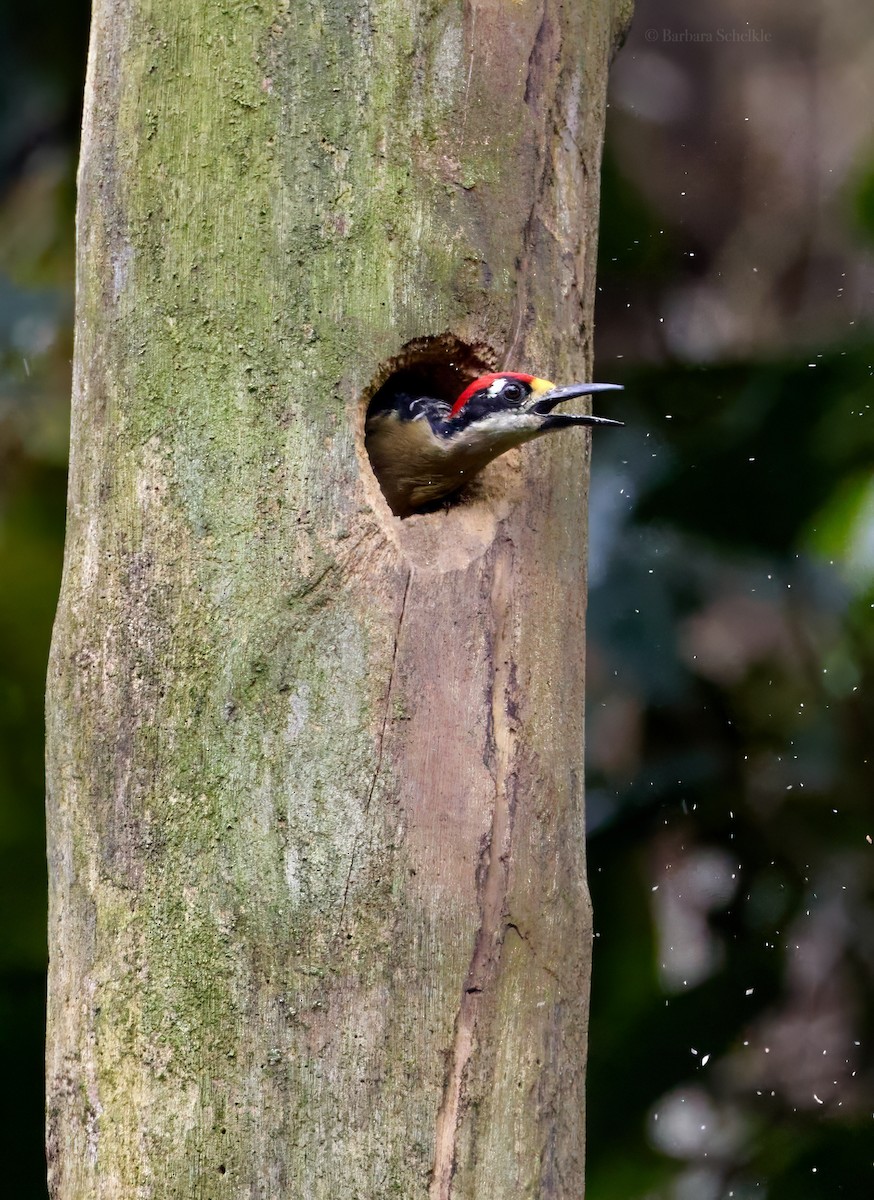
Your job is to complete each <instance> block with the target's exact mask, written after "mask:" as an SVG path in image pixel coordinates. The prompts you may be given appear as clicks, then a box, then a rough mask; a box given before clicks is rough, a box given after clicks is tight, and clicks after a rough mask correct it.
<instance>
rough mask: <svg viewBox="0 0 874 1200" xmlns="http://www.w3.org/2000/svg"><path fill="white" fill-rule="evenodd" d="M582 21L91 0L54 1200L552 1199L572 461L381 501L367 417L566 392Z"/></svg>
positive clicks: (574, 270) (562, 983)
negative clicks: (391, 383)
mask: <svg viewBox="0 0 874 1200" xmlns="http://www.w3.org/2000/svg"><path fill="white" fill-rule="evenodd" d="M621 7H622V8H623V9H624V5H623V6H621ZM619 9H620V6H618V5H616V4H611V3H610V2H609V0H579V3H576V4H573V5H567V4H564V5H563V4H560V3H558V2H557V0H540V2H533V0H520V3H514V4H512V5H510V4H507V3H500V2H498V0H468V3H465V5H464V6H462V5H461V4H460V3H437V4H429V5H419V4H417V3H416V2H415V0H393V2H392V3H389V2H386V0H384V2H376V3H373V4H365V5H361V4H349V3H342V2H341V0H327V2H326V3H325V4H324V5H315V4H308V3H304V2H303V0H293V2H292V3H288V2H287V0H272V2H269V0H264V2H260V3H259V2H257V0H253V2H252V3H241V2H240V3H223V4H219V3H205V2H204V0H201V2H200V3H197V4H195V3H191V2H190V0H188V2H184V0H183V2H180V0H96V3H95V6H94V16H93V28H92V41H91V50H90V58H89V69H88V80H87V86H86V100H85V118H84V131H83V145H82V161H81V167H80V177H79V189H80V190H79V210H78V255H79V260H78V299H77V344H76V356H75V365H74V395H73V426H72V454H71V475H70V493H69V521H68V536H67V550H66V560H65V569H64V580H63V586H62V593H61V598H60V605H59V610H58V617H57V622H56V628H55V636H54V642H53V647H52V654H51V662H50V669H49V699H48V785H49V786H48V818H49V862H50V878H51V885H50V886H51V896H50V904H51V912H50V951H51V953H50V958H51V963H50V979H49V1017H48V1050H47V1057H48V1159H49V1175H50V1185H51V1192H52V1196H53V1197H55V1198H56V1200H74V1198H75V1200H80V1198H81V1200H85V1198H86V1197H88V1200H95V1198H99V1200H109V1198H113V1200H114V1198H116V1197H118V1198H119V1200H121V1198H122V1197H123V1198H124V1200H130V1198H131V1197H186V1198H187V1197H197V1198H204V1200H205V1198H212V1197H215V1198H219V1197H222V1196H228V1197H231V1196H232V1197H240V1198H242V1197H265V1198H271V1200H272V1198H278V1197H285V1196H288V1197H292V1196H294V1197H297V1196H301V1197H307V1200H311V1198H312V1200H321V1198H324V1200H350V1198H352V1197H362V1198H366V1200H375V1198H376V1197H388V1196H395V1195H397V1196H401V1197H405V1198H413V1197H423V1198H424V1197H426V1196H428V1197H430V1198H431V1200H448V1198H449V1197H450V1196H451V1197H453V1200H461V1198H466V1197H470V1198H473V1197H478V1198H481V1197H500V1198H501V1200H508V1198H511V1197H523V1196H538V1197H543V1198H546V1197H567V1198H569V1200H570V1198H573V1200H578V1198H579V1197H580V1196H581V1194H582V1190H583V1123H584V1102H583V1080H584V1065H585V1048H586V1020H587V1011H588V974H589V960H590V949H591V923H590V913H589V901H588V893H587V889H586V882H585V864H584V849H583V807H582V806H583V797H582V752H583V728H582V720H583V655H584V644H583V622H584V609H585V580H584V571H585V551H586V536H585V494H586V479H587V453H588V451H587V446H588V443H587V441H586V439H585V437H584V436H583V435H577V434H574V433H568V434H562V435H559V436H557V437H556V438H554V439H547V440H546V441H545V442H543V443H536V444H534V445H532V446H530V447H526V448H525V449H523V450H522V451H519V452H516V453H514V454H513V455H510V456H507V458H505V459H504V460H501V461H500V462H498V463H496V464H493V466H492V467H491V468H490V469H489V471H488V472H487V473H486V476H485V477H484V481H483V484H482V486H481V487H480V488H479V489H478V491H477V492H476V493H475V494H474V495H472V496H471V497H469V498H468V499H467V500H466V502H464V503H460V504H457V505H455V506H453V507H452V508H450V509H448V510H446V511H441V512H439V513H434V514H430V515H426V516H417V517H412V518H410V519H408V520H406V521H403V522H402V521H399V520H398V519H396V518H394V517H392V516H391V514H390V513H389V511H388V509H387V506H386V505H385V502H384V500H383V498H382V496H381V494H380V492H379V489H378V486H377V484H376V482H375V480H374V479H373V476H372V473H371V471H370V468H369V465H368V463H367V459H366V455H365V453H364V450H363V415H364V409H365V406H366V399H367V396H368V395H369V394H372V391H373V389H374V388H375V387H376V386H378V384H379V383H380V382H381V381H382V380H383V379H384V378H385V377H386V374H387V372H388V371H390V369H391V366H392V364H393V363H397V362H403V361H405V357H404V356H407V357H409V356H410V355H411V354H412V355H415V354H417V353H420V352H422V353H427V354H428V355H431V356H432V358H433V359H434V361H435V362H436V361H437V360H438V359H440V360H441V361H442V360H445V359H452V358H453V357H454V358H455V359H457V360H458V362H457V363H456V367H457V368H458V369H462V370H467V369H468V368H470V367H471V366H473V365H475V364H476V363H484V364H491V363H495V364H497V363H500V364H502V365H507V366H511V367H515V368H517V369H531V370H532V371H536V373H538V374H542V375H548V376H550V377H552V378H555V379H558V380H561V381H568V380H571V379H576V378H580V377H584V376H586V375H587V371H588V369H589V368H590V365H591V362H590V359H591V354H590V349H591V311H592V299H593V270H594V261H595V259H594V255H595V232H596V213H597V200H598V187H597V181H598V165H599V157H600V146H601V137H602V130H603V120H604V105H605V83H606V78H605V77H606V70H607V63H608V58H609V55H610V51H611V48H612V45H613V44H614V41H615V39H616V37H617V36H618V33H619V30H620V28H621V25H622V22H623V21H624V19H625V16H626V13H625V12H624V11H619ZM404 347H407V349H406V350H405V349H404ZM423 348H424V349H423Z"/></svg>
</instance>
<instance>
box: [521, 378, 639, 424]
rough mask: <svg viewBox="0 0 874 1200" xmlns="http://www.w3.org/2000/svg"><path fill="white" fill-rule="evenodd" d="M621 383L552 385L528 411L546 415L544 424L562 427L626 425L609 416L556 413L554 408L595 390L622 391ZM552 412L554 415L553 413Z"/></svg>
mask: <svg viewBox="0 0 874 1200" xmlns="http://www.w3.org/2000/svg"><path fill="white" fill-rule="evenodd" d="M621 391H622V384H621V383H567V384H565V385H564V386H563V387H550V388H549V390H548V391H545V392H541V394H540V395H539V396H538V397H537V399H536V400H535V401H534V403H533V404H532V405H531V406H530V407H529V409H528V411H529V412H532V413H536V414H537V416H542V417H546V418H547V419H546V420H545V421H544V426H545V427H547V428H550V429H560V428H562V427H563V426H566V425H624V424H625V422H624V421H612V420H610V418H609V417H593V416H589V415H588V414H587V413H555V414H552V410H553V409H554V408H555V406H556V405H557V404H563V403H564V401H565V400H573V399H575V397H577V396H591V395H593V394H594V393H595V392H621ZM551 414H552V415H551Z"/></svg>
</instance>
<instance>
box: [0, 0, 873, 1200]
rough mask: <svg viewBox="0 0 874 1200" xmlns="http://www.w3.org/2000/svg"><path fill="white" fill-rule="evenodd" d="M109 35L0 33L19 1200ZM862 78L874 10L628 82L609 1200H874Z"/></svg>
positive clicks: (607, 869)
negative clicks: (81, 276)
mask: <svg viewBox="0 0 874 1200" xmlns="http://www.w3.org/2000/svg"><path fill="white" fill-rule="evenodd" d="M87 22H88V5H87V4H85V3H83V2H82V0H76V2H74V0H66V2H64V0H29V2H28V3H27V4H26V5H25V4H21V3H20V2H13V0H3V2H2V3H0V583H2V586H0V911H2V914H3V930H2V939H0V1056H2V1062H3V1063H4V1065H5V1069H6V1070H5V1074H6V1085H5V1087H4V1088H3V1100H4V1105H5V1106H6V1108H7V1109H8V1113H6V1114H4V1116H3V1117H2V1119H0V1136H2V1138H3V1139H5V1140H6V1144H5V1145H3V1146H2V1161H3V1163H4V1167H5V1191H6V1192H7V1193H8V1194H10V1195H14V1196H15V1197H16V1198H19V1200H31V1198H39V1200H44V1197H45V1185H44V1182H43V1173H44V1168H43V1156H42V1023H43V1003H44V984H43V972H44V966H45V952H46V951H45V890H46V880H45V860H44V849H43V782H42V696H43V683H44V672H45V663H46V655H47V648H48V639H49V634H50V627H51V620H52V614H53V609H54V604H55V600H56V596H57V589H58V585H59V580H60V563H61V550H62V539H63V519H64V479H65V458H66V444H67V422H68V405H69V392H70V357H71V345H72V308H73V304H72V291H73V248H72V243H73V198H74V172H75V161H76V143H77V138H78V123H79V114H80V104H81V92H82V83H83V75H84V55H85V46H86V38H87ZM872 80H874V9H872V6H871V4H870V0H845V3H844V4H842V5H841V6H832V7H831V9H829V8H828V7H827V6H826V5H819V4H814V3H812V2H810V3H805V2H804V0H796V2H795V3H790V2H789V0H779V2H777V0H757V2H756V3H741V2H740V0H704V2H701V3H699V4H696V5H695V6H692V5H688V4H682V3H680V2H679V0H677V2H674V3H672V2H670V0H639V3H638V6H637V14H636V17H635V22H634V26H633V30H632V33H631V36H630V37H629V39H628V42H627V44H626V46H625V47H624V49H623V50H622V51H621V52H620V55H619V57H618V58H617V61H616V64H615V67H614V71H613V76H612V83H611V103H610V111H609V121H608V135H607V148H606V153H605V163H604V176H603V205H602V209H603V212H602V231H601V252H600V280H599V282H600V287H599V296H598V311H597V337H596V348H597V356H598V357H597V369H596V377H597V378H599V379H602V380H607V381H618V382H622V383H625V384H626V387H627V391H626V393H625V394H624V395H623V396H621V397H620V398H619V399H615V398H613V399H610V401H609V411H610V413H611V414H613V413H615V414H616V415H618V416H621V417H622V418H623V419H625V420H626V421H627V423H628V424H627V427H626V429H624V430H620V431H610V432H609V434H604V435H602V436H600V437H598V438H597V444H596V448H595V456H594V476H593V486H592V498H591V514H590V515H591V535H592V551H591V594H590V610H589V664H588V671H589V683H588V710H589V715H588V754H589V769H588V807H589V816H590V825H591V829H590V875H591V884H592V891H593V896H594V902H595V912H596V957H595V980H594V993H593V1013H592V1027H591V1061H590V1082H589V1184H588V1195H589V1197H590V1200H723V1198H728V1197H738V1198H750V1200H751V1198H753V1197H755V1200H764V1198H768V1200H782V1198H783V1197H787V1198H788V1197H791V1198H792V1200H808V1198H810V1200H813V1198H822V1200H833V1198H836V1197H859V1198H860V1200H861V1198H862V1197H865V1198H867V1197H869V1196H871V1195H874V1055H872V1037H874V1003H872V999H874V997H872V991H874V919H872V917H874V913H872V906H874V869H872V868H874V846H872V840H871V839H872V838H874V804H872V797H871V761H870V760H871V758H872V755H874V705H872V700H871V686H872V677H874V621H872V617H874V484H872V474H871V467H872V463H874V417H872V411H871V404H872V402H874V401H872V396H874V386H872V374H874V325H872V307H874V296H872V292H874V255H872V250H874V119H872V117H874V102H872V82H871V81H872ZM523 365H524V364H523ZM527 365H528V366H530V367H532V368H533V369H537V364H527ZM607 403H608V402H607V401H606V400H605V401H603V403H602V407H601V411H604V412H605V413H606V411H607V408H606V407H605V406H606V405H607Z"/></svg>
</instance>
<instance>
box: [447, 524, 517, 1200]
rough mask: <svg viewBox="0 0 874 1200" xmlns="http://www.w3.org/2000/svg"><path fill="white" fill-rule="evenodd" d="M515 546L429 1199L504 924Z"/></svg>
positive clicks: (504, 571) (457, 1118)
mask: <svg viewBox="0 0 874 1200" xmlns="http://www.w3.org/2000/svg"><path fill="white" fill-rule="evenodd" d="M512 551H513V548H512V543H510V542H509V541H505V542H502V543H501V545H500V546H499V547H498V549H497V552H496V556H495V564H494V574H493V576H492V591H491V613H492V627H493V630H494V634H493V642H492V662H493V670H494V675H493V680H492V687H491V704H490V717H491V728H490V738H489V741H490V746H489V751H490V755H491V769H492V776H493V779H494V784H495V797H494V804H493V808H492V822H491V829H490V832H489V835H488V837H487V838H486V839H485V841H484V845H483V848H482V851H481V853H480V861H479V865H478V870H477V877H478V879H479V880H480V881H481V883H480V923H479V928H478V930H477V932H476V937H475V938H474V945H473V952H472V954H471V958H470V964H469V966H468V969H467V974H466V977H465V981H464V987H463V989H462V995H461V1001H460V1003H459V1007H458V1013H457V1014H456V1018H455V1028H454V1033H453V1039H452V1045H451V1047H450V1050H449V1054H448V1063H447V1069H446V1076H445V1079H444V1083H443V1097H442V1100H441V1103H440V1108H439V1110H438V1113H437V1127H436V1134H435V1139H434V1169H433V1172H432V1175H431V1184H430V1188H429V1191H428V1196H429V1200H450V1196H451V1192H452V1181H453V1178H454V1176H455V1171H456V1166H457V1153H458V1128H459V1125H460V1122H461V1118H462V1116H463V1114H464V1110H465V1096H464V1086H465V1080H466V1077H467V1072H468V1066H469V1063H470V1059H471V1056H472V1054H473V1052H474V1049H475V1046H476V1033H477V1026H478V1023H479V1020H480V1017H481V1013H482V1004H483V1003H484V1002H485V1001H486V1000H487V997H488V994H489V993H493V992H494V985H495V983H496V981H497V977H498V972H499V969H500V962H501V950H502V948H503V943H504V935H505V933H506V929H507V925H506V923H505V914H506V907H507V888H508V881H509V869H510V851H511V843H512V834H513V816H514V808H515V804H514V795H513V789H514V782H515V777H514V774H513V768H512V762H513V756H514V751H515V724H514V717H513V714H514V713H515V710H516V705H515V700H514V698H513V694H512V693H513V669H512V664H513V628H512V614H511V601H512V580H513V552H512Z"/></svg>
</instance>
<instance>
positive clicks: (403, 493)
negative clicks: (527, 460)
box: [365, 371, 622, 516]
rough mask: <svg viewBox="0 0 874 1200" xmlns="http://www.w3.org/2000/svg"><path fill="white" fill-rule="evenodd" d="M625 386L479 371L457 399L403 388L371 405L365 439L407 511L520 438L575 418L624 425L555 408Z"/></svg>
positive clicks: (387, 487)
mask: <svg viewBox="0 0 874 1200" xmlns="http://www.w3.org/2000/svg"><path fill="white" fill-rule="evenodd" d="M615 390H621V385H619V384H615V383H571V384H566V385H564V386H562V387H559V386H556V384H554V383H551V382H550V381H549V380H548V379H540V378H538V377H537V376H535V375H523V374H520V373H518V372H516V371H503V372H500V373H493V374H488V375H481V376H480V377H479V378H478V379H475V380H474V381H473V382H472V383H470V384H469V385H468V386H467V387H466V388H465V389H464V390H463V391H462V392H461V394H460V395H459V396H458V397H457V399H456V400H455V402H454V403H451V402H449V401H447V400H444V399H440V398H435V397H432V396H429V395H427V394H421V393H420V390H419V389H418V388H417V389H414V390H410V391H406V390H397V391H389V392H388V393H384V394H381V395H380V397H379V398H378V402H375V403H374V405H372V406H371V410H370V412H369V413H368V418H367V423H366V426H365V443H366V446H367V450H368V453H369V454H370V460H371V463H372V465H373V469H374V472H375V474H376V476H377V478H378V479H379V482H380V485H381V486H382V490H383V494H384V495H385V497H386V499H387V500H388V502H389V505H390V506H391V508H392V510H393V511H394V512H395V513H396V514H397V515H399V516H408V515H409V514H410V513H412V512H414V511H416V509H420V508H423V507H425V506H427V505H429V504H432V503H433V502H435V501H438V500H441V499H443V497H445V496H448V495H451V494H452V492H455V491H457V490H458V488H459V487H461V486H462V485H463V484H465V483H467V482H468V481H469V480H471V479H473V478H474V476H475V475H477V474H478V473H479V472H480V471H481V470H482V469H483V467H484V466H486V464H487V463H489V462H491V460H492V459H494V458H497V457H498V456H499V455H501V454H504V453H505V452H506V451H507V450H510V449H512V448H513V447H514V446H520V445H522V443H523V442H529V441H531V440H532V439H534V438H537V437H541V436H542V435H543V434H546V433H550V432H552V431H553V430H557V429H567V428H569V427H570V426H572V425H589V426H592V425H621V424H622V422H621V421H612V420H610V419H609V418H607V417H595V416H591V415H590V414H588V413H557V412H555V411H554V410H555V408H556V407H557V406H558V405H559V404H562V403H564V402H565V401H566V400H572V399H574V398H575V397H578V396H588V395H591V394H592V393H594V392H605V391H615Z"/></svg>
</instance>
